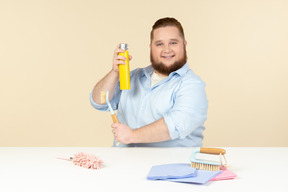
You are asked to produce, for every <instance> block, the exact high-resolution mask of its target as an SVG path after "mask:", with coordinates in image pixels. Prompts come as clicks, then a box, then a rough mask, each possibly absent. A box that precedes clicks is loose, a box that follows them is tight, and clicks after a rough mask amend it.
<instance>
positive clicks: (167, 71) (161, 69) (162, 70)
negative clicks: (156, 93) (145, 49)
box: [150, 47, 187, 76]
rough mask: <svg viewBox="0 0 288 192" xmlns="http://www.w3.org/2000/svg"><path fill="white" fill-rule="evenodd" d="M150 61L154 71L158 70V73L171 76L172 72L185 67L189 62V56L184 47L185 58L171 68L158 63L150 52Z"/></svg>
mask: <svg viewBox="0 0 288 192" xmlns="http://www.w3.org/2000/svg"><path fill="white" fill-rule="evenodd" d="M150 61H151V64H152V66H153V68H154V70H156V71H157V72H159V73H161V74H163V75H167V76H168V75H169V74H170V73H171V72H173V71H177V70H178V69H180V68H181V67H183V65H185V63H186V62H187V54H186V49H185V47H184V55H183V57H181V58H180V59H178V60H177V61H175V62H174V64H172V65H171V66H165V65H164V64H163V63H162V62H158V63H157V62H156V61H155V59H154V57H153V55H152V51H150Z"/></svg>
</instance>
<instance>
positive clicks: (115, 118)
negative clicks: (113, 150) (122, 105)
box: [111, 113, 120, 146]
mask: <svg viewBox="0 0 288 192" xmlns="http://www.w3.org/2000/svg"><path fill="white" fill-rule="evenodd" d="M111 117H112V120H113V123H119V120H118V117H117V115H116V113H114V114H113V115H111ZM119 144H120V143H119V142H116V145H117V146H119Z"/></svg>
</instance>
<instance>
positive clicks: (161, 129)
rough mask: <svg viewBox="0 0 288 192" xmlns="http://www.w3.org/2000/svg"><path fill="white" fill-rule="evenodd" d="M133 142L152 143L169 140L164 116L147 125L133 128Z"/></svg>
mask: <svg viewBox="0 0 288 192" xmlns="http://www.w3.org/2000/svg"><path fill="white" fill-rule="evenodd" d="M132 138H133V139H132V142H133V143H153V142H162V141H167V140H170V139H171V137H170V134H169V130H168V127H167V125H166V123H165V121H164V118H162V119H159V120H158V121H155V122H154V123H151V124H149V125H146V126H144V127H141V128H138V129H135V130H133V137H132Z"/></svg>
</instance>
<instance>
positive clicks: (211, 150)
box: [200, 147, 226, 155]
mask: <svg viewBox="0 0 288 192" xmlns="http://www.w3.org/2000/svg"><path fill="white" fill-rule="evenodd" d="M200 153H207V154H214V155H220V153H221V154H222V155H224V154H225V153H226V150H225V149H220V148H205V147H201V148H200Z"/></svg>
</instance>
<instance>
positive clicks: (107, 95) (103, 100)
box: [101, 91, 120, 146]
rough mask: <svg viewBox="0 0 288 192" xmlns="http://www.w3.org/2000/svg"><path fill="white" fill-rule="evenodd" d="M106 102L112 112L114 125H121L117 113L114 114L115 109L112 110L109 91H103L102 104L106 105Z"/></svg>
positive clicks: (117, 143)
mask: <svg viewBox="0 0 288 192" xmlns="http://www.w3.org/2000/svg"><path fill="white" fill-rule="evenodd" d="M105 101H106V103H107V105H108V108H109V110H110V113H111V117H112V120H113V123H119V120H118V118H117V115H116V113H115V112H114V110H113V108H112V106H111V104H110V101H109V91H107V92H103V91H101V104H103V103H105ZM119 144H120V143H119V142H116V145H117V146H118V145H119Z"/></svg>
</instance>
